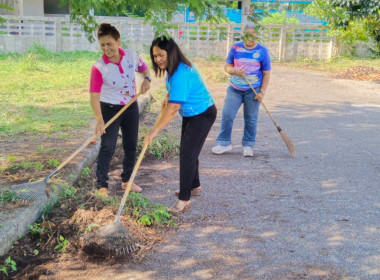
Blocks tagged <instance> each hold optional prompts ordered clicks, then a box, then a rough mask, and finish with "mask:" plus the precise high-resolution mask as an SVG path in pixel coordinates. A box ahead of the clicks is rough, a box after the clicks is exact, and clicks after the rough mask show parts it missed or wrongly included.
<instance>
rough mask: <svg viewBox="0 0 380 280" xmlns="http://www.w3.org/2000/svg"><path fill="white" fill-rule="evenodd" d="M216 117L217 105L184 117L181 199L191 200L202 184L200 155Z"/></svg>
mask: <svg viewBox="0 0 380 280" xmlns="http://www.w3.org/2000/svg"><path fill="white" fill-rule="evenodd" d="M215 119H216V107H215V105H212V106H211V107H209V108H208V109H207V110H206V111H205V112H203V113H201V114H199V115H196V116H193V117H183V118H182V134H181V147H180V172H179V173H180V192H179V196H178V198H179V199H180V200H185V201H187V200H189V199H190V196H191V190H192V189H193V188H197V187H199V186H200V181H199V171H198V166H199V160H198V157H199V154H200V152H201V150H202V147H203V144H204V143H205V140H206V137H207V135H208V133H209V132H210V129H211V127H212V125H213V123H214V121H215Z"/></svg>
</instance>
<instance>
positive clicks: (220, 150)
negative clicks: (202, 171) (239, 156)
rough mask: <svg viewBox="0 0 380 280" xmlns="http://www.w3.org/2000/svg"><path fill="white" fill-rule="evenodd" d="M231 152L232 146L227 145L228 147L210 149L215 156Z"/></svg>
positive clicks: (218, 146)
mask: <svg viewBox="0 0 380 280" xmlns="http://www.w3.org/2000/svg"><path fill="white" fill-rule="evenodd" d="M231 150H232V146H231V145H229V146H220V145H217V146H215V147H213V148H212V152H213V153H214V154H217V155H221V154H223V153H225V152H228V151H231Z"/></svg>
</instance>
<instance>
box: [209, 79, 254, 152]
mask: <svg viewBox="0 0 380 280" xmlns="http://www.w3.org/2000/svg"><path fill="white" fill-rule="evenodd" d="M255 90H256V91H257V92H259V91H260V88H257V89H256V88H255ZM241 104H244V135H243V139H242V145H243V146H250V147H252V148H253V147H254V146H255V141H256V133H257V119H258V116H259V108H260V102H259V101H257V100H255V94H254V92H253V91H252V90H248V91H240V90H237V89H235V88H233V87H231V86H229V87H228V88H227V96H226V100H225V102H224V107H223V113H222V123H221V127H220V132H219V136H218V138H217V139H216V141H217V142H218V144H219V145H221V146H228V145H231V133H232V126H233V123H234V120H235V117H236V114H237V112H238V111H239V108H240V106H241Z"/></svg>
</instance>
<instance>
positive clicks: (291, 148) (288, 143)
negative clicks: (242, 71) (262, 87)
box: [244, 75, 296, 158]
mask: <svg viewBox="0 0 380 280" xmlns="http://www.w3.org/2000/svg"><path fill="white" fill-rule="evenodd" d="M244 79H245V81H246V82H247V83H248V84H249V86H250V87H251V89H252V91H253V92H254V93H255V95H257V94H258V93H257V92H256V90H255V89H254V88H253V86H252V85H251V83H250V82H249V81H248V79H247V76H245V75H244ZM261 105H262V106H263V107H264V109H265V111H266V112H267V113H268V115H269V117H270V118H271V119H272V121H273V123H274V125H275V126H276V127H277V130H278V132H279V133H280V135H281V137H282V140H284V142H285V145H286V147H287V148H288V150H289V152H290V154H291V155H292V157H293V158H294V157H295V155H296V148H295V146H294V144H293V142H292V140H290V138H289V137H288V135H286V133H285V132H284V131H283V130H282V129H281V127H280V126H279V125H278V123H277V122H276V120H275V119H274V118H273V116H272V114H271V113H270V112H269V110H268V108H267V106H265V104H264V102H262V101H261Z"/></svg>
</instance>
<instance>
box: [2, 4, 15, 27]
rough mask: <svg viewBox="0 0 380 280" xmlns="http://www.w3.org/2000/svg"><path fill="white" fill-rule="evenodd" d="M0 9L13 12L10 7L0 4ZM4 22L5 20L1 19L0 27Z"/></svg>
mask: <svg viewBox="0 0 380 280" xmlns="http://www.w3.org/2000/svg"><path fill="white" fill-rule="evenodd" d="M0 9H5V10H10V11H12V10H13V8H12V7H9V6H7V5H4V4H0ZM4 22H5V18H3V17H0V25H2V24H3V23H4Z"/></svg>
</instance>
